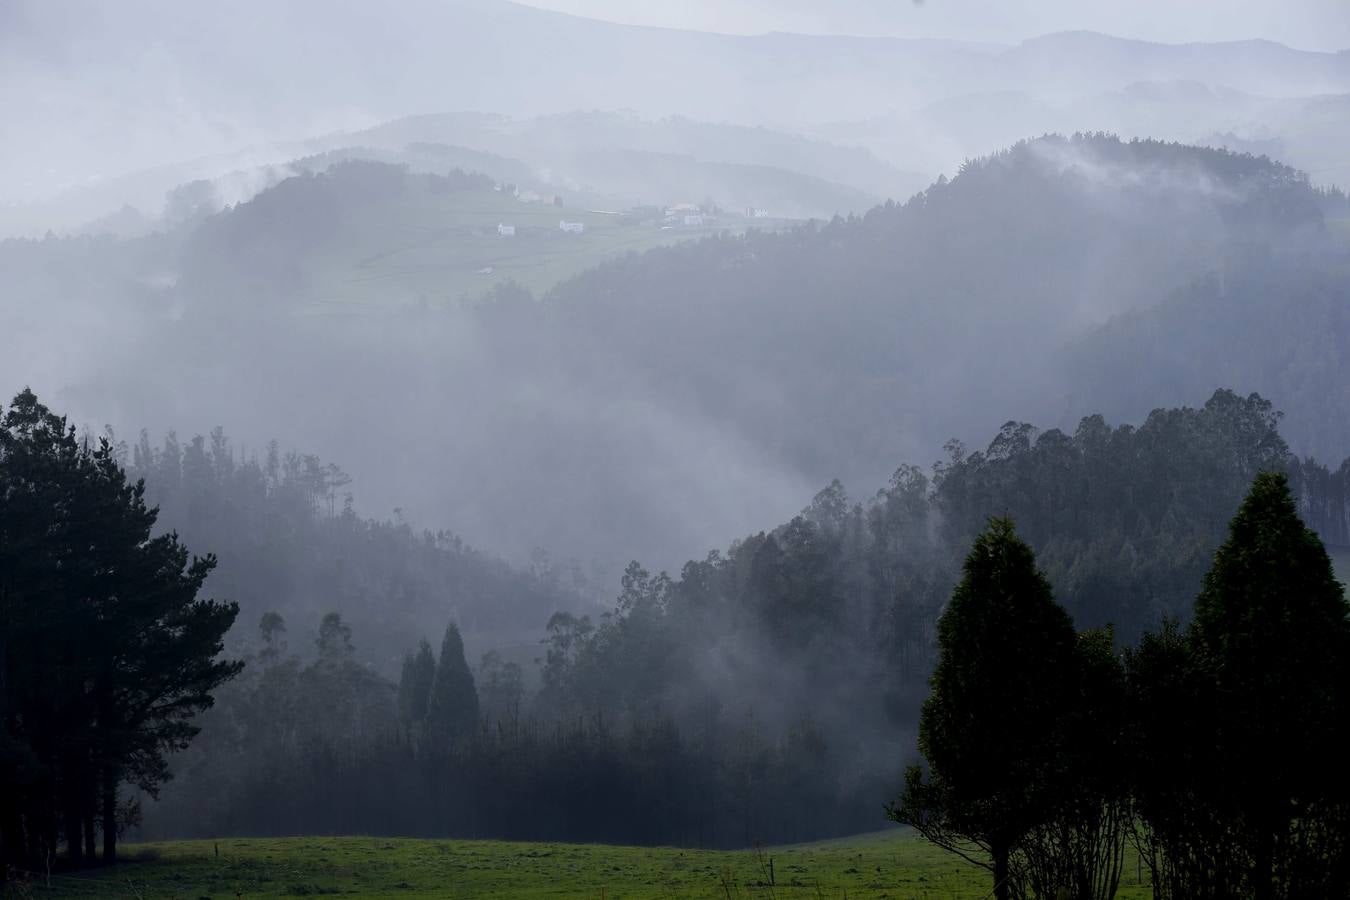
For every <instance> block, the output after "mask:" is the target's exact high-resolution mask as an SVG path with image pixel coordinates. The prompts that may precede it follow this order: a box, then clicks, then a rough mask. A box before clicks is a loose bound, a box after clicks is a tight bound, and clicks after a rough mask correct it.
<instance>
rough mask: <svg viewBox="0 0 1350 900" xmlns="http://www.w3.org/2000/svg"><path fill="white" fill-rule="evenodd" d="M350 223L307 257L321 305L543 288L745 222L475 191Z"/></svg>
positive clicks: (415, 197) (415, 199)
mask: <svg viewBox="0 0 1350 900" xmlns="http://www.w3.org/2000/svg"><path fill="white" fill-rule="evenodd" d="M562 220H566V221H568V222H580V223H582V224H583V225H584V226H585V232H584V233H583V234H568V233H564V232H563V231H562V230H560V228H559V222H560V221H562ZM785 224H787V223H785V222H778V221H773V222H766V223H764V224H762V225H761V224H760V223H756V227H765V228H779V227H783V225H785ZM498 225H512V226H514V227H515V229H516V233H515V235H514V236H512V237H504V236H502V235H499V234H498V233H497V226H498ZM348 227H349V229H350V230H348V231H345V232H344V233H343V234H342V236H341V238H339V239H337V240H335V241H334V242H333V243H332V244H331V245H330V246H325V247H324V248H323V250H322V251H321V252H319V253H317V254H316V255H314V256H311V257H309V258H308V260H307V261H306V269H307V273H306V274H307V276H308V278H307V280H308V282H309V283H310V284H311V285H313V299H314V300H315V301H317V303H318V308H317V309H318V311H342V310H355V309H360V308H363V307H364V308H378V307H383V306H387V305H395V306H397V305H403V304H407V303H417V302H427V303H430V304H432V305H435V304H437V303H441V302H444V301H447V300H457V299H460V298H462V297H476V296H480V295H482V294H483V293H486V292H487V291H488V290H490V289H491V288H493V287H494V286H495V285H498V284H503V283H506V282H515V283H517V284H520V285H522V286H523V287H525V288H528V289H529V290H530V291H532V292H533V293H535V294H536V295H540V294H543V293H544V292H545V291H547V290H548V289H549V288H551V287H553V286H554V285H555V284H557V283H558V282H560V281H562V280H564V279H566V278H570V277H571V276H573V275H577V274H579V273H581V272H583V271H585V270H586V269H590V268H593V267H595V266H597V265H599V264H600V263H603V262H605V261H606V260H610V259H614V258H616V257H619V256H622V255H624V254H626V253H629V252H641V251H643V250H649V249H651V248H653V247H659V246H666V245H669V244H674V243H679V242H680V241H687V240H695V239H697V238H700V237H706V236H708V235H712V234H718V233H731V234H739V233H741V232H743V231H744V230H745V227H746V221H745V220H744V219H741V218H739V217H735V216H732V217H729V218H728V219H727V220H725V221H721V222H715V223H711V224H708V225H704V226H693V227H684V226H679V227H672V228H662V227H660V225H656V224H650V223H647V224H641V223H637V222H634V221H632V220H631V219H628V218H625V217H622V216H619V215H613V214H608V213H606V212H597V211H591V210H585V209H573V208H564V207H557V206H554V205H552V204H551V203H522V202H520V201H519V200H516V199H515V198H514V197H512V196H510V195H508V194H504V193H501V192H498V191H493V190H475V191H451V192H447V193H443V194H440V193H434V192H428V193H418V194H406V195H403V196H401V197H399V198H398V200H397V201H396V202H394V203H392V204H391V205H390V206H389V207H388V208H385V209H383V210H381V211H380V214H377V215H373V216H371V217H370V218H368V219H363V220H360V221H358V222H352V223H348Z"/></svg>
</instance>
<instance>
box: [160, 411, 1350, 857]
mask: <svg viewBox="0 0 1350 900" xmlns="http://www.w3.org/2000/svg"><path fill="white" fill-rule="evenodd" d="M1278 425H1279V417H1278V415H1277V414H1276V413H1275V412H1274V410H1273V409H1272V408H1271V406H1270V404H1269V403H1267V402H1266V401H1264V400H1262V399H1261V398H1260V397H1257V396H1251V397H1239V396H1237V395H1235V394H1232V393H1231V392H1228V391H1220V392H1217V393H1216V394H1215V396H1214V397H1212V398H1211V400H1210V401H1209V402H1208V403H1206V404H1205V405H1204V406H1203V407H1200V408H1182V409H1172V410H1159V411H1156V412H1155V413H1154V414H1153V415H1151V416H1150V417H1149V418H1148V419H1147V420H1145V421H1144V422H1143V423H1141V424H1140V425H1138V426H1128V425H1122V426H1118V427H1112V426H1108V425H1107V424H1106V423H1105V422H1104V421H1103V420H1102V419H1101V418H1100V417H1089V418H1088V419H1085V420H1084V421H1083V422H1082V423H1080V425H1079V427H1078V429H1076V430H1075V431H1074V432H1073V433H1072V434H1064V433H1061V432H1058V431H1055V430H1050V431H1045V432H1038V431H1036V430H1035V429H1033V428H1031V427H1030V426H1027V425H1021V424H1017V423H1010V424H1009V425H1008V426H1005V427H1004V428H1003V429H1001V430H1000V431H999V433H998V434H997V435H995V437H994V439H993V440H992V441H991V442H990V444H989V446H988V447H986V448H985V449H983V450H979V451H974V452H971V451H968V450H966V449H965V448H963V447H960V446H957V445H953V446H952V447H951V448H950V453H949V455H948V457H947V459H945V460H943V461H942V462H941V463H940V464H938V465H937V466H936V467H935V468H934V469H933V470H932V471H930V472H924V471H923V470H920V469H918V468H916V467H908V466H907V467H902V468H901V469H900V470H899V471H898V472H897V473H896V476H895V477H894V478H893V479H892V481H891V483H890V484H889V485H888V486H887V487H886V488H884V489H883V490H882V491H880V492H878V494H877V495H876V496H875V497H873V498H872V499H870V500H869V501H867V502H865V503H863V502H855V501H852V500H850V499H849V497H848V496H847V494H846V493H845V491H844V489H843V487H842V485H839V484H837V483H836V484H833V485H831V486H829V487H828V488H826V489H825V490H823V491H821V492H820V494H819V495H817V496H816V497H815V498H814V499H813V501H812V503H811V504H810V505H809V506H808V507H807V508H806V509H804V510H803V511H802V514H801V515H800V516H798V517H795V518H794V519H793V520H792V521H790V522H788V523H785V524H784V525H782V526H780V527H779V528H776V529H774V530H772V531H767V532H763V533H760V534H755V535H750V536H747V537H746V538H745V539H743V540H741V541H737V542H735V543H734V544H733V545H732V546H730V547H729V548H727V549H726V550H725V551H719V552H714V553H712V554H709V555H708V556H707V557H705V558H703V559H700V560H693V561H690V562H689V563H687V564H686V565H685V566H684V567H683V568H682V569H681V571H680V572H679V573H678V574H677V575H671V574H668V573H663V572H653V571H650V570H648V569H646V568H645V567H643V566H642V565H640V564H638V563H633V564H631V565H630V566H629V567H628V568H627V570H626V571H625V572H624V573H623V576H622V577H621V579H620V584H619V592H618V595H617V597H616V598H615V601H614V604H613V606H612V608H611V609H610V610H609V611H608V613H607V614H605V615H601V616H598V617H596V616H592V615H590V614H587V613H585V612H582V611H573V610H568V609H566V608H564V609H560V610H559V611H558V612H556V613H554V614H553V615H551V616H549V617H548V619H547V622H546V625H545V627H544V629H543V636H542V641H541V642H540V643H538V644H536V645H535V647H534V648H530V647H528V646H527V647H520V646H518V645H514V646H511V647H492V646H491V645H486V644H483V643H482V642H474V641H472V640H469V639H470V637H471V636H470V635H468V634H467V633H466V634H465V640H468V641H469V643H470V644H471V645H473V644H474V643H477V647H476V650H477V652H476V653H473V654H469V655H468V656H467V657H466V659H467V660H468V661H469V665H468V668H469V670H470V672H471V673H472V676H473V679H474V685H475V692H476V694H477V707H478V714H477V725H476V727H473V728H468V727H465V728H463V729H459V730H456V732H455V734H456V738H455V739H454V740H449V741H433V740H428V739H427V737H426V734H425V731H426V728H425V726H424V725H423V724H422V723H423V722H424V721H425V716H426V715H427V714H426V713H424V712H422V710H424V709H426V705H425V703H426V701H425V698H426V697H427V696H429V694H428V693H427V690H428V689H427V685H428V684H430V683H431V680H432V679H433V678H434V676H435V673H436V671H437V667H438V666H440V665H441V664H442V663H443V661H444V660H445V659H446V651H445V647H444V646H442V647H441V648H440V652H439V654H438V653H437V652H436V650H437V648H436V647H435V646H434V645H433V644H430V643H428V644H426V645H425V646H421V647H419V646H418V645H417V644H416V641H415V639H414V640H411V641H408V642H407V643H405V644H404V647H405V648H406V650H407V651H408V653H409V655H408V658H406V659H405V660H404V662H403V664H402V666H401V667H400V666H398V665H397V664H395V665H394V666H393V667H389V666H379V665H377V666H375V669H374V673H373V675H375V676H378V677H369V676H370V675H371V674H372V673H371V671H370V670H369V669H367V670H366V672H367V675H366V676H363V678H362V679H361V680H343V679H336V678H332V679H330V678H328V677H327V676H324V675H323V673H324V672H325V671H330V670H329V669H328V668H326V667H324V666H322V665H320V660H319V659H317V658H316V655H315V654H314V650H313V648H314V647H316V646H317V645H316V644H315V643H314V641H313V640H311V639H304V640H301V641H297V642H295V643H294V646H292V647H290V648H288V649H282V650H278V649H277V648H278V647H281V644H280V643H279V642H280V641H281V640H283V637H284V632H281V631H278V630H276V629H277V625H278V621H279V620H278V619H276V618H271V619H269V618H267V617H265V616H264V617H263V621H262V624H263V625H264V626H267V627H268V628H269V629H270V633H271V635H272V636H271V637H270V638H267V637H263V636H262V631H261V630H260V631H259V632H258V636H257V637H254V638H251V640H250V643H249V646H250V647H251V648H253V649H252V650H251V651H250V652H256V653H258V654H259V658H260V659H261V658H262V657H263V655H266V658H267V659H269V660H277V659H280V660H281V661H282V662H284V663H285V665H280V664H277V663H275V662H269V663H267V665H266V666H265V667H264V666H262V665H261V664H260V665H255V666H250V667H249V670H247V671H246V672H245V673H244V675H243V676H241V678H240V679H237V680H236V681H235V682H234V683H232V684H231V685H229V686H228V687H227V688H225V689H224V690H223V691H222V692H221V697H220V704H219V706H218V708H217V709H215V710H212V711H211V712H210V713H209V714H208V716H207V721H206V730H205V733H204V734H203V736H202V740H201V741H199V742H198V744H197V746H195V747H194V748H193V750H192V751H191V752H190V753H189V754H188V758H185V759H184V762H183V766H182V768H183V770H184V774H183V777H182V778H180V779H179V782H178V783H177V784H175V785H174V786H173V788H172V790H171V791H170V792H169V793H168V794H166V796H165V798H164V801H163V802H162V803H160V804H159V805H158V806H157V807H156V808H155V813H154V815H153V816H151V817H150V818H149V819H148V820H147V830H146V833H147V834H154V835H160V836H164V835H170V834H178V833H192V834H202V835H205V834H208V833H213V832H216V833H226V832H228V831H259V830H261V831H266V830H269V829H274V828H284V829H290V830H312V829H320V830H322V829H326V828H339V827H341V828H347V829H356V830H362V829H366V830H369V829H371V828H373V827H375V826H374V825H372V824H368V823H371V822H378V823H380V827H381V828H382V829H386V830H387V829H397V830H399V833H407V834H418V835H435V834H446V833H453V834H479V835H493V834H495V835H501V836H511V837H517V838H521V839H526V838H541V839H542V838H564V837H568V836H575V837H586V838H587V839H594V840H652V841H654V842H662V841H664V842H671V841H676V842H689V843H698V844H704V845H713V844H715V845H729V846H735V845H739V844H743V843H744V842H746V841H748V840H755V839H759V840H765V841H769V840H804V839H808V838H813V837H822V836H827V835H831V834H842V833H849V832H856V831H858V830H866V829H868V828H873V827H875V825H876V805H875V802H874V801H875V797H877V796H881V795H884V794H886V793H888V792H890V791H898V789H899V787H900V785H901V783H902V781H903V777H904V773H903V760H904V759H905V757H906V755H907V754H908V753H910V752H912V748H913V746H914V741H915V738H916V734H915V727H916V722H917V721H918V718H919V714H920V709H921V704H922V702H923V700H924V697H925V696H926V694H927V691H928V684H927V679H928V678H929V676H930V675H931V673H932V672H933V669H934V665H935V663H936V660H937V650H938V641H937V631H938V625H937V623H938V620H939V616H940V615H941V613H942V610H943V609H944V605H945V604H946V602H947V599H948V598H949V597H950V596H951V593H952V591H953V589H954V586H955V585H956V584H957V582H958V580H959V578H960V572H961V557H962V555H963V554H964V552H965V549H966V548H968V547H969V546H970V544H971V542H972V541H974V540H975V539H976V538H977V537H978V536H979V534H980V533H981V532H982V531H983V530H984V528H985V525H986V523H987V518H986V516H987V514H988V512H989V511H996V512H997V513H999V514H1007V515H1010V516H1012V517H1013V518H1014V519H1015V520H1016V521H1017V522H1018V527H1019V529H1020V531H1021V533H1022V534H1023V536H1024V537H1025V538H1026V539H1027V540H1028V542H1029V543H1030V544H1031V545H1032V546H1033V547H1035V548H1036V551H1037V553H1038V558H1039V560H1040V563H1041V565H1042V566H1043V567H1044V569H1045V571H1046V572H1047V574H1048V575H1049V577H1050V578H1051V580H1052V581H1053V582H1054V583H1055V584H1056V585H1058V586H1059V589H1060V594H1059V598H1060V600H1061V601H1062V602H1063V603H1064V605H1065V607H1066V608H1067V609H1068V610H1069V614H1070V616H1071V619H1072V621H1074V622H1075V623H1076V624H1077V626H1078V627H1080V628H1084V629H1087V628H1096V627H1101V626H1104V625H1105V624H1107V623H1114V634H1115V637H1116V639H1117V640H1119V641H1120V642H1122V643H1124V644H1134V643H1136V642H1137V641H1138V640H1139V638H1140V636H1142V635H1144V634H1146V633H1149V632H1156V631H1157V630H1158V629H1159V628H1160V627H1161V624H1162V622H1163V621H1164V620H1165V619H1166V618H1178V619H1183V620H1184V619H1187V618H1189V616H1190V614H1191V609H1192V604H1191V599H1192V598H1193V597H1194V594H1195V591H1196V589H1197V586H1198V585H1199V584H1200V583H1201V582H1202V580H1203V577H1204V572H1205V570H1206V568H1207V566H1208V564H1209V562H1210V560H1211V558H1212V554H1213V551H1214V549H1215V548H1216V547H1217V546H1219V544H1220V543H1221V542H1222V540H1223V538H1224V530H1225V528H1226V524H1227V523H1226V515H1225V513H1224V510H1231V509H1232V508H1234V507H1235V506H1237V505H1238V504H1239V503H1240V502H1241V499H1242V496H1243V493H1244V491H1245V490H1246V488H1247V487H1248V486H1249V485H1250V483H1251V479H1252V478H1254V477H1255V475H1256V474H1257V473H1258V472H1260V471H1263V470H1270V469H1281V470H1283V471H1284V472H1286V473H1287V475H1288V478H1289V480H1290V484H1291V487H1292V489H1293V490H1294V492H1295V495H1296V496H1297V498H1298V500H1297V502H1298V503H1299V506H1300V509H1301V511H1302V512H1303V515H1304V516H1305V517H1307V518H1308V520H1309V521H1311V522H1318V523H1321V527H1323V528H1325V529H1327V531H1328V532H1329V533H1335V528H1336V527H1339V526H1338V525H1337V523H1338V522H1341V521H1343V520H1344V516H1345V512H1346V506H1345V503H1344V499H1343V498H1344V496H1345V495H1344V489H1345V480H1344V474H1343V473H1344V471H1345V467H1342V468H1341V469H1340V470H1328V469H1326V468H1325V467H1323V466H1321V465H1320V464H1318V463H1316V462H1313V461H1308V460H1299V459H1298V458H1297V457H1295V456H1294V455H1293V454H1292V453H1290V451H1289V450H1288V447H1287V446H1286V445H1285V443H1284V442H1283V440H1282V438H1281V437H1280V434H1279V430H1278ZM393 609H396V607H391V608H390V612H391V614H392V610H393ZM447 618H449V617H448V616H447ZM254 621H255V622H257V621H258V619H255V620H254ZM280 621H282V623H283V624H290V625H291V626H292V627H294V626H295V624H296V623H295V622H294V621H292V620H291V617H290V616H289V615H288V616H287V617H286V619H285V620H280ZM302 621H303V620H302ZM311 621H312V620H311ZM347 621H348V620H347V619H346V618H345V616H344V617H343V622H344V623H346V622H347ZM444 621H445V619H442V627H444V625H443V623H444ZM269 622H270V623H271V624H270V625H268V623H269ZM376 627H377V624H376V623H373V622H371V623H368V624H364V623H363V624H361V625H360V626H359V627H355V628H354V629H353V632H354V634H355V640H356V642H357V644H358V649H357V651H356V652H355V655H354V656H353V657H352V665H359V663H357V662H356V660H357V659H365V660H370V659H371V658H372V657H371V655H370V654H368V653H366V652H365V647H364V644H365V643H366V642H368V641H370V640H371V639H372V638H373V637H374V635H373V634H372V633H371V632H372V631H373V630H374V629H375V628H376ZM278 635H282V636H283V637H278ZM456 646H457V645H456ZM257 648H263V649H262V650H259V649H257ZM278 654H279V655H278ZM458 654H459V651H458V650H455V651H454V652H452V653H451V654H450V657H451V659H452V661H455V660H456V659H457V657H458ZM396 663H397V661H396ZM454 664H455V667H456V668H457V667H458V666H459V663H458V662H457V661H455V663H454ZM333 671H336V670H333ZM263 675H266V677H265V678H264V677H263ZM255 679H256V680H255ZM381 684H382V685H383V686H382V687H377V685H381ZM358 687H359V692H358ZM283 688H284V689H283ZM343 691H348V692H357V693H348V694H345V695H344V694H343ZM344 696H346V697H347V698H348V699H345V700H344V699H342V698H343V697H344ZM465 696H467V692H466V693H465ZM305 698H310V699H309V700H306V699H305ZM419 698H422V699H419ZM464 708H466V709H467V708H469V704H468V702H467V701H466V703H465V704H464ZM297 709H303V710H304V715H303V716H301V717H300V718H298V719H297V718H296V717H295V714H294V712H292V711H294V710H297ZM349 709H350V710H353V711H362V712H361V715H363V716H364V717H365V718H364V719H363V720H362V723H364V724H357V723H355V722H353V721H352V720H350V719H349V718H347V717H348V715H349V713H347V712H344V710H349ZM351 714H352V715H354V714H356V713H355V712H353V713H351ZM467 718H468V717H467V716H466V719H467ZM434 730H441V729H440V726H437V728H436V729H434ZM655 734H660V735H665V736H666V737H665V738H664V739H663V741H662V742H659V743H653V739H652V735H655ZM281 735H285V741H284V742H281V743H277V742H278V741H281V740H282V738H281V737H280V736H281ZM502 760H511V761H513V762H512V767H511V768H509V769H508V768H506V767H504V766H503V764H502V762H501V761H502ZM262 773H269V774H266V775H265V776H264V775H263V774H262ZM317 773H322V774H317ZM376 773H381V774H378V775H377V774H376ZM569 773H571V774H569ZM586 773H591V774H586ZM602 780H603V783H604V784H606V785H608V786H609V788H610V789H611V790H614V791H619V792H620V793H623V794H624V795H625V796H630V797H642V798H644V801H643V802H645V803H648V804H649V805H652V806H653V808H656V807H660V808H662V809H665V810H668V812H667V813H666V814H663V816H662V818H661V820H660V823H659V824H653V823H648V824H643V825H640V826H639V825H638V824H635V817H634V816H631V815H629V814H628V813H622V814H621V813H619V812H616V811H615V810H614V809H613V808H612V807H611V806H607V805H604V804H598V803H595V802H593V801H594V797H595V796H596V793H597V789H596V787H595V785H596V784H598V783H601V781H602ZM325 783H342V784H348V785H358V784H360V785H364V786H365V787H363V788H362V789H361V790H360V791H359V792H353V793H352V794H347V795H343V796H342V797H334V796H332V795H331V793H330V792H326V791H325V790H324V789H323V785H324V784H325ZM375 784H380V785H385V787H382V788H381V789H379V790H375V789H374V787H373V785H375ZM397 785H404V787H403V788H397V787H396V786H397ZM653 785H659V786H660V791H661V792H662V793H660V794H659V795H655V796H654V795H653V793H652V792H653V791H655V790H657V788H656V787H654V786H653ZM531 797H532V798H533V799H532V800H530V802H531V803H532V804H533V808H534V810H535V814H534V815H533V816H532V817H530V818H529V820H527V821H526V820H520V819H518V818H515V817H512V816H511V815H510V808H511V807H510V804H509V803H508V802H507V801H506V800H505V798H517V799H519V800H520V801H521V802H525V801H526V799H527V798H531ZM203 798H209V799H205V800H204V799H203ZM358 798H370V803H369V805H367V804H366V801H365V800H361V799H358ZM432 798H458V799H457V800H446V801H444V802H442V800H439V799H438V800H433V799H432ZM339 805H340V806H341V808H342V812H341V815H339V814H338V813H337V812H336V811H335V810H334V807H335V806H339ZM203 808H206V809H210V810H211V811H212V812H211V813H210V815H209V816H206V817H199V816H198V814H197V813H196V812H195V810H199V809H203ZM377 810H378V812H377ZM490 811H495V812H490ZM366 816H369V818H366ZM282 823H286V824H285V825H283V824H282ZM338 823H342V824H341V825H339V824H338ZM626 834H627V835H628V837H626V838H625V835H626Z"/></svg>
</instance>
